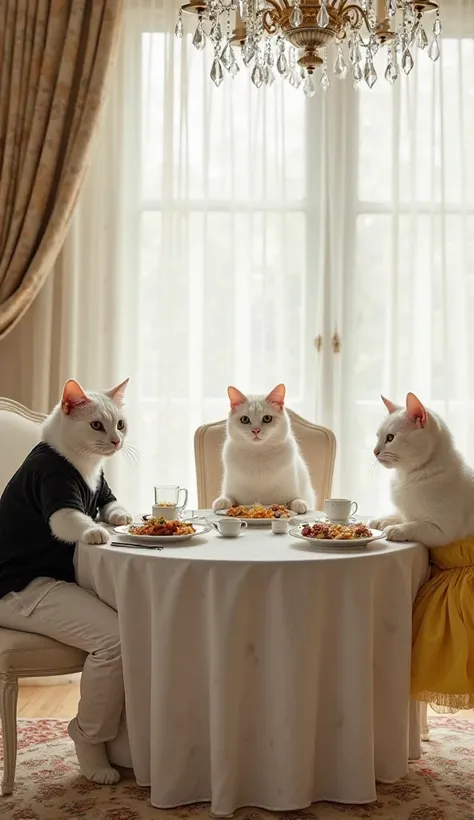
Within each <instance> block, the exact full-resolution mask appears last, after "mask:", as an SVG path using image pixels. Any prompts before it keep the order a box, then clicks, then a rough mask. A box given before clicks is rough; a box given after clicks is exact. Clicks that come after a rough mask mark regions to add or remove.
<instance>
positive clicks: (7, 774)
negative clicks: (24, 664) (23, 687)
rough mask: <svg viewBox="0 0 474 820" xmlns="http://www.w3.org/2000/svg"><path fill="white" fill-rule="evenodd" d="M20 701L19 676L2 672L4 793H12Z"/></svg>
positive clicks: (0, 709) (1, 710)
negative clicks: (17, 716)
mask: <svg viewBox="0 0 474 820" xmlns="http://www.w3.org/2000/svg"><path fill="white" fill-rule="evenodd" d="M17 703H18V678H17V676H16V675H15V674H14V673H13V672H0V713H1V716H2V735H3V778H2V786H1V791H2V794H3V795H7V794H11V793H12V791H13V784H14V782H15V770H16V751H17V736H16V715H17Z"/></svg>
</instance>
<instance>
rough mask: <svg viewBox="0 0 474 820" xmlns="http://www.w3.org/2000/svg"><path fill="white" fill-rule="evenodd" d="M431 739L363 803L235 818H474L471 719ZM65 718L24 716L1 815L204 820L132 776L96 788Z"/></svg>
mask: <svg viewBox="0 0 474 820" xmlns="http://www.w3.org/2000/svg"><path fill="white" fill-rule="evenodd" d="M430 723H431V729H432V739H431V741H430V742H429V743H426V744H424V747H423V758H422V759H421V760H420V761H419V762H417V763H414V764H412V765H411V766H410V774H409V775H408V776H407V777H406V778H404V779H403V780H401V781H400V782H399V783H397V784H395V785H394V786H382V785H381V786H380V788H379V791H378V801H377V802H376V803H372V804H371V805H368V806H342V805H335V804H329V803H316V804H314V805H313V806H311V808H309V809H307V810H306V811H301V812H293V813H291V814H290V813H289V814H286V815H285V814H276V815H272V814H270V813H268V812H265V811H260V810H258V809H242V810H240V811H239V812H237V814H236V818H238V820H270V818H272V817H277V818H280V820H292V818H294V820H335V818H340V820H345V818H347V819H348V820H349V819H350V820H352V818H354V820H358V818H376V820H474V721H471V720H456V719H455V718H453V717H449V718H447V717H436V718H434V719H432V720H431V722H430ZM66 725H67V724H66V722H65V721H60V720H37V721H28V720H22V721H20V723H19V755H18V767H17V782H16V786H15V791H14V794H13V795H12V796H10V797H0V818H2V817H5V818H8V820H65V818H67V820H76V818H88V820H175V818H176V819H177V820H207V818H208V817H209V809H208V806H203V805H200V806H188V807H186V808H182V809H174V810H168V811H161V810H158V809H154V808H152V807H151V806H150V803H149V792H148V789H142V788H139V787H138V786H137V785H136V784H135V783H134V781H133V780H123V781H122V782H121V783H120V784H119V785H118V786H115V787H110V786H97V785H95V784H94V783H89V782H87V781H86V780H85V779H84V778H82V777H81V776H80V775H79V772H78V768H77V762H76V758H75V756H74V752H73V749H72V744H71V742H70V740H69V738H68V737H67V735H66Z"/></svg>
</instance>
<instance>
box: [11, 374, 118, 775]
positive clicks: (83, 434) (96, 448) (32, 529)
mask: <svg viewBox="0 0 474 820" xmlns="http://www.w3.org/2000/svg"><path fill="white" fill-rule="evenodd" d="M127 381H128V380H127ZM127 381H125V382H122V384H119V385H118V387H114V388H113V389H112V390H107V391H104V392H101V393H86V392H84V390H83V389H82V387H81V386H80V385H79V384H78V383H77V382H76V381H74V380H72V379H71V380H69V381H68V382H67V383H66V385H65V387H64V391H63V395H62V399H61V401H60V403H59V404H58V405H57V407H55V408H54V410H53V412H52V413H51V415H50V416H49V417H48V418H47V419H46V421H45V423H44V425H43V430H42V436H41V441H40V443H39V444H37V445H36V447H34V448H33V450H32V451H31V453H29V455H28V456H27V457H26V459H25V461H24V462H23V464H22V465H21V466H20V467H19V469H18V470H17V471H16V473H15V475H14V476H13V477H12V478H11V479H10V481H9V482H8V484H7V486H6V487H5V490H4V492H3V494H2V497H1V498H0V607H3V610H2V611H3V615H2V617H3V618H6V619H7V620H8V622H9V623H10V622H11V619H12V618H13V620H14V622H15V624H16V623H17V622H18V628H20V629H22V628H23V620H25V618H26V617H31V618H32V623H33V627H35V628H32V629H31V631H32V632H39V634H46V635H48V634H50V635H51V636H52V637H53V636H56V637H57V632H56V630H55V628H53V627H52V624H53V625H54V623H55V618H54V616H49V617H50V621H48V619H47V618H45V620H44V622H41V625H42V626H43V625H44V630H45V631H44V633H43V632H42V630H41V629H38V618H36V620H35V614H34V611H36V607H41V606H44V601H46V600H47V597H48V595H49V594H51V595H53V594H55V593H54V591H55V590H56V595H57V594H58V589H59V587H61V582H64V584H65V585H66V586H67V585H71V587H75V571H74V551H75V547H76V544H77V542H78V541H82V542H84V543H86V544H105V543H106V542H107V541H108V540H109V534H108V531H107V530H106V528H105V527H104V526H103V523H101V522H105V523H106V524H112V525H121V524H127V523H129V522H130V521H131V520H132V517H131V516H130V515H129V513H128V512H127V511H126V510H125V509H124V508H123V507H122V505H121V504H119V503H118V501H117V499H116V498H115V496H114V495H113V493H112V491H111V490H110V487H109V486H108V484H107V481H106V479H105V476H104V472H103V465H104V462H105V460H106V459H107V458H109V457H110V456H112V455H114V454H115V453H117V452H118V451H119V450H121V449H122V447H123V446H124V441H125V437H126V434H127V422H126V418H125V415H124V412H123V406H122V405H123V398H124V391H125V388H126V386H127ZM19 522H21V526H19ZM38 582H41V583H40V586H39V587H38V586H37V587H34V583H36V584H37V585H38ZM30 585H31V586H30ZM32 588H33V589H32ZM28 590H31V591H30V592H28ZM70 594H71V595H72V594H73V593H72V592H71V593H70ZM12 595H13V599H14V600H17V597H16V596H20V598H18V601H19V604H18V606H17V607H16V608H14V609H13V610H11V608H10V602H11V598H12ZM75 595H76V593H74V596H75ZM86 595H87V593H86ZM21 596H23V598H21ZM25 596H26V597H25ZM4 599H5V600H4ZM5 601H6V602H7V603H6V604H5ZM9 601H10V602H9ZM75 601H76V610H77V597H75ZM103 606H104V607H105V608H106V609H107V607H106V605H105V604H104V605H103ZM64 607H65V608H66V609H67V592H66V593H65V597H64ZM25 613H26V614H25ZM63 614H64V613H58V620H61V617H62V615H63ZM9 619H10V620H9ZM16 619H18V621H17V620H16ZM40 620H41V619H40ZM105 621H106V622H107V623H108V624H110V621H111V618H110V617H108V616H107V617H106V618H105ZM112 621H113V618H112ZM66 622H67V624H68V626H67V628H70V629H71V634H70V636H69V637H70V639H71V645H72V646H79V647H80V648H84V649H86V651H89V650H88V649H87V646H86V645H85V643H84V642H85V641H86V639H87V641H89V640H90V643H91V644H93V645H96V646H97V645H100V642H99V644H97V640H98V639H97V634H99V635H100V640H101V641H103V642H104V645H107V641H112V644H111V650H110V657H107V658H106V661H103V662H107V663H109V664H110V670H111V674H112V675H114V674H115V676H117V674H119V673H118V672H117V669H118V666H119V665H121V657H120V654H119V655H117V654H116V653H117V644H116V635H115V632H113V631H112V633H111V634H110V635H109V634H108V633H104V634H101V633H100V629H101V628H102V627H101V625H100V624H97V629H96V630H95V634H94V635H89V637H88V636H87V635H86V633H85V632H84V631H82V632H81V629H82V628H84V629H88V628H89V625H88V624H87V623H86V624H85V625H82V626H81V624H80V623H79V622H77V623H79V626H80V627H81V629H79V632H80V642H79V643H77V638H78V632H77V629H76V627H77V623H75V624H71V623H70V622H69V621H67V618H66ZM2 623H3V622H2ZM63 624H64V618H63ZM3 625H4V624H3ZM35 625H36V626H35ZM73 627H74V628H73ZM13 628H17V627H16V626H15V627H13ZM67 628H65V630H64V634H65V635H66V639H67V637H68V635H67V634H66V633H67ZM74 630H76V631H74ZM62 634H63V633H61V638H62ZM73 639H74V640H73ZM75 640H76V642H75ZM66 642H67V641H66ZM94 642H95V643H94ZM114 653H115V654H114ZM92 674H93V671H91V670H89V678H90V677H91V675H92ZM85 677H87V669H86V666H85V667H84V673H83V687H84V691H86V689H88V690H90V689H91V683H90V680H89V683H87V682H86V683H87V686H86V683H84V678H85ZM117 686H118V690H119V694H118V695H117V692H115V696H116V697H118V698H119V700H120V686H121V685H120V684H119V685H117V684H115V688H116V689H117ZM104 687H105V684H104V683H103V682H102V690H103V691H102V695H101V697H102V698H103V699H104V697H105V696H104V691H105V692H107V689H106V687H105V688H104ZM92 688H93V687H92ZM111 691H113V688H112V689H111ZM85 701H87V698H84V699H82V698H81V703H82V704H83V705H82V711H83V713H84V712H87V715H88V717H87V719H86V720H85V724H86V727H87V731H89V733H92V737H93V738H94V731H98V733H99V735H100V732H101V731H102V729H101V723H100V721H101V720H102V719H104V720H106V719H107V720H108V721H109V724H110V721H111V720H114V719H115V717H116V718H117V720H118V719H119V718H120V712H118V714H117V715H116V716H115V717H114V716H113V715H112V716H111V715H110V714H109V715H108V716H107V718H104V716H103V715H102V714H101V713H100V709H99V710H98V709H97V704H95V706H94V698H93V697H92V700H91V701H90V704H87V702H85ZM98 702H99V704H100V702H101V701H100V697H99V698H98ZM80 709H81V704H80V708H79V711H80ZM104 709H105V707H104ZM97 713H99V717H97ZM91 714H93V719H91V717H90V715H91ZM94 721H95V723H94ZM97 725H98V726H99V729H97ZM91 726H92V729H91ZM69 734H70V736H71V738H72V739H73V740H74V743H75V746H76V752H77V756H78V759H79V763H80V766H81V771H82V773H83V774H84V775H85V776H86V777H87V778H89V779H90V780H93V781H94V782H96V783H116V782H117V781H118V780H119V779H120V775H119V773H118V771H117V770H116V769H114V768H113V767H111V766H110V764H109V761H108V758H107V754H106V750H105V743H104V742H99V741H95V740H94V739H93V740H90V737H89V736H88V735H87V733H86V731H85V730H84V728H83V727H81V726H80V724H79V713H78V717H77V719H74V720H73V721H71V723H70V724H69Z"/></svg>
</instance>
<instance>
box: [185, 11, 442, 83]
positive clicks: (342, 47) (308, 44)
mask: <svg viewBox="0 0 474 820" xmlns="http://www.w3.org/2000/svg"><path fill="white" fill-rule="evenodd" d="M429 12H434V21H433V25H432V36H431V42H429V40H428V35H427V33H426V28H425V15H426V14H428V13H429ZM183 14H194V15H195V16H196V17H197V23H196V29H195V31H194V36H193V45H194V47H195V48H196V49H198V50H199V51H200V50H202V49H204V48H205V47H206V44H207V43H209V44H210V46H211V47H212V49H213V54H214V59H213V62H212V66H211V72H210V76H211V79H212V81H213V82H214V83H215V85H216V86H219V85H220V84H221V83H222V82H223V80H224V77H225V75H226V74H229V75H230V76H231V77H235V76H236V75H237V74H238V73H239V71H240V59H239V56H238V53H239V51H240V54H241V61H242V63H243V64H244V66H246V68H247V69H248V70H249V71H250V74H251V79H252V82H253V84H254V85H255V86H257V88H260V87H261V86H271V85H272V84H273V82H274V81H275V77H276V75H280V76H281V77H282V78H284V79H285V80H287V81H288V82H289V83H290V85H291V86H293V88H300V87H302V88H303V91H304V93H305V94H306V95H307V96H308V97H312V96H313V94H315V92H316V84H315V79H316V76H317V75H316V72H317V71H320V74H319V81H320V83H321V86H322V87H323V89H324V90H326V91H327V89H328V88H329V86H330V84H331V74H334V75H335V76H336V77H337V78H339V79H344V78H345V77H346V76H351V77H352V79H353V82H354V85H355V86H357V85H358V84H359V83H360V82H366V83H367V85H368V86H369V88H372V87H373V85H374V84H375V83H376V81H377V71H376V69H375V65H374V57H375V55H376V53H377V51H378V50H379V49H380V48H384V49H386V53H387V66H386V69H385V79H386V80H388V82H389V83H394V82H395V81H396V80H397V79H398V77H399V76H400V74H401V72H404V73H405V74H409V73H410V71H411V70H412V68H413V66H414V65H415V54H416V52H417V51H424V50H425V49H426V50H427V52H428V56H429V57H430V59H431V60H433V62H436V60H438V59H439V56H440V35H441V20H440V16H439V7H438V3H437V2H435V0H319V2H315V0H190V2H188V3H185V4H183V5H182V6H181V8H180V9H179V13H178V21H177V24H176V29H175V34H176V36H177V37H178V38H182V37H183V33H184V26H183Z"/></svg>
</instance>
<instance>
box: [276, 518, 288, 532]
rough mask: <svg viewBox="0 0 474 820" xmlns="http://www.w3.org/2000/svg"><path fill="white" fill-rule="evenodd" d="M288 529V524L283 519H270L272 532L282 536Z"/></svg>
mask: <svg viewBox="0 0 474 820" xmlns="http://www.w3.org/2000/svg"><path fill="white" fill-rule="evenodd" d="M289 529H290V522H289V521H288V520H287V519H285V518H272V532H273V533H275V535H283V534H284V533H286V532H288V530H289Z"/></svg>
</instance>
